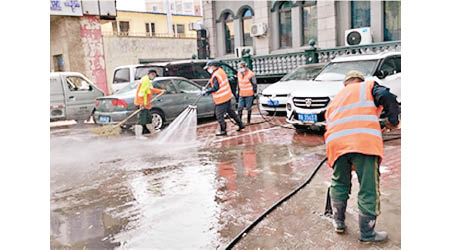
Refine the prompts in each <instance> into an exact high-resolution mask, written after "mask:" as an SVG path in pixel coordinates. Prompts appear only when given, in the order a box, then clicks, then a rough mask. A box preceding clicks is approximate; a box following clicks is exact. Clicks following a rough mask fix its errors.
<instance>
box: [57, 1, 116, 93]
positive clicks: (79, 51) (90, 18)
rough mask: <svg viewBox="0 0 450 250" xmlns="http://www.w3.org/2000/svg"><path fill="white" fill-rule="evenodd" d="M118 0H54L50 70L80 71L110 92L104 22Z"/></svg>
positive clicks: (110, 16)
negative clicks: (104, 46)
mask: <svg viewBox="0 0 450 250" xmlns="http://www.w3.org/2000/svg"><path fill="white" fill-rule="evenodd" d="M115 12H116V9H115V1H99V2H97V1H92V0H90V1H79V0H72V1H63V0H51V1H50V62H51V63H50V71H53V72H56V71H73V72H80V73H82V74H84V75H85V76H87V77H88V78H89V79H91V80H92V81H93V82H94V83H95V84H96V85H97V86H98V87H99V88H100V89H101V90H103V91H104V92H105V93H108V83H107V77H106V66H105V54H104V50H103V49H104V48H103V39H102V33H101V23H102V22H104V21H109V20H113V19H114V18H115V14H116V13H115Z"/></svg>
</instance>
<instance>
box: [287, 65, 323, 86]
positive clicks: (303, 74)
mask: <svg viewBox="0 0 450 250" xmlns="http://www.w3.org/2000/svg"><path fill="white" fill-rule="evenodd" d="M322 67H323V65H321V66H312V67H304V66H302V67H298V68H297V69H296V70H294V71H292V72H291V73H289V74H287V75H285V76H283V78H281V79H280V82H286V81H291V80H309V79H312V78H314V77H315V76H316V75H317V74H318V73H319V72H320V70H321V69H322Z"/></svg>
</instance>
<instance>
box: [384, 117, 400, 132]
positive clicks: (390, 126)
mask: <svg viewBox="0 0 450 250" xmlns="http://www.w3.org/2000/svg"><path fill="white" fill-rule="evenodd" d="M400 124H401V121H398V124H397V126H394V125H392V124H391V123H390V122H389V120H386V122H385V123H384V128H383V131H382V132H386V131H387V130H394V129H399V128H400Z"/></svg>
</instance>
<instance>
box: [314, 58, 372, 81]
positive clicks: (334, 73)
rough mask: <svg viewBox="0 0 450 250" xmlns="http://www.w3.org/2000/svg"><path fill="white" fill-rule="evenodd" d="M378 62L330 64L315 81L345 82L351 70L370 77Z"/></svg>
mask: <svg viewBox="0 0 450 250" xmlns="http://www.w3.org/2000/svg"><path fill="white" fill-rule="evenodd" d="M376 65H377V60H364V61H351V62H335V63H330V64H328V65H327V66H325V68H324V69H323V71H322V72H320V74H319V75H318V76H317V77H316V78H315V79H314V80H315V81H343V80H344V78H345V74H347V72H349V71H350V70H357V71H360V72H361V73H363V75H365V76H369V75H371V74H372V72H374V71H375V67H376Z"/></svg>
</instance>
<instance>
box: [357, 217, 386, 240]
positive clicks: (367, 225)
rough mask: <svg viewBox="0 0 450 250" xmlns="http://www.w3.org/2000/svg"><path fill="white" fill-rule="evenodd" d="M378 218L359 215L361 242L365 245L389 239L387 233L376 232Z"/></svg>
mask: <svg viewBox="0 0 450 250" xmlns="http://www.w3.org/2000/svg"><path fill="white" fill-rule="evenodd" d="M376 220H377V217H376V216H373V215H365V214H362V213H359V230H360V233H359V241H361V242H364V243H371V242H380V241H383V240H385V239H386V238H387V233H386V232H376V231H375V224H376Z"/></svg>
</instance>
